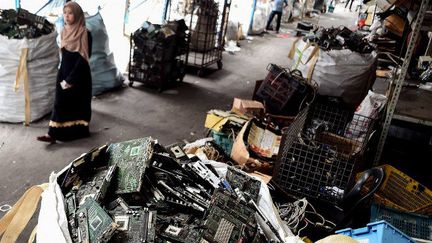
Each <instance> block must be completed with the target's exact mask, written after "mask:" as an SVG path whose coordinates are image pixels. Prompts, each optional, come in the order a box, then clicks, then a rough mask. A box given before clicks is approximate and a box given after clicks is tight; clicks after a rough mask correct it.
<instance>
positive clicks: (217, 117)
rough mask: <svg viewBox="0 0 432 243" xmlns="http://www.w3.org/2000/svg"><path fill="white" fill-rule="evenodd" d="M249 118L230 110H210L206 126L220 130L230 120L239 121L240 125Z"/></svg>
mask: <svg viewBox="0 0 432 243" xmlns="http://www.w3.org/2000/svg"><path fill="white" fill-rule="evenodd" d="M247 120H248V119H247V118H245V117H241V116H238V115H237V114H235V113H233V112H229V111H221V110H210V111H208V112H207V117H206V120H205V123H204V127H206V128H208V129H212V130H214V131H216V132H220V131H221V130H222V127H223V126H224V125H225V124H227V123H228V122H234V123H238V124H239V125H240V126H241V125H243V124H245V123H246V121H247Z"/></svg>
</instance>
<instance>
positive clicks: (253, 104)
mask: <svg viewBox="0 0 432 243" xmlns="http://www.w3.org/2000/svg"><path fill="white" fill-rule="evenodd" d="M231 111H233V112H235V113H236V114H239V115H245V116H247V117H254V116H260V115H262V114H264V105H263V104H262V103H261V102H259V101H255V100H243V99H239V98H234V102H233V105H232V108H231Z"/></svg>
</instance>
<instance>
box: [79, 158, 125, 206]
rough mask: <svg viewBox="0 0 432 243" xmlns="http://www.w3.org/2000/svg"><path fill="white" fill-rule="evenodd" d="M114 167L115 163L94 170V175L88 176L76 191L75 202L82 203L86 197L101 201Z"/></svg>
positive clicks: (113, 173)
mask: <svg viewBox="0 0 432 243" xmlns="http://www.w3.org/2000/svg"><path fill="white" fill-rule="evenodd" d="M116 168H117V166H116V165H112V166H110V167H108V168H106V167H105V168H100V169H98V170H96V171H95V174H94V176H92V177H91V178H88V180H87V181H86V182H84V183H83V184H82V185H81V186H80V187H79V189H78V191H77V192H76V195H75V196H76V200H77V202H78V203H79V204H83V203H84V201H85V199H86V198H87V197H93V198H94V200H95V201H96V202H98V203H101V202H102V201H103V199H104V198H105V195H106V193H107V191H108V187H109V186H110V185H111V181H112V179H113V177H114V175H115V172H116Z"/></svg>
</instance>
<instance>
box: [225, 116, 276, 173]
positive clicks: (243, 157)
mask: <svg viewBox="0 0 432 243" xmlns="http://www.w3.org/2000/svg"><path fill="white" fill-rule="evenodd" d="M251 122H252V121H249V122H247V123H246V124H245V125H244V126H243V128H242V129H241V131H240V132H239V134H238V135H237V137H236V139H235V141H234V144H233V147H232V150H231V158H232V159H233V160H234V161H235V162H236V163H237V164H238V165H240V167H241V168H242V169H243V170H245V171H247V172H254V171H259V172H262V173H265V174H268V175H271V174H272V170H273V163H270V162H269V161H267V160H262V159H260V158H254V157H253V155H252V154H251V153H249V150H248V147H247V145H246V143H245V141H252V140H254V142H253V143H255V144H256V146H257V147H256V149H257V148H258V149H260V151H254V152H255V153H257V152H265V153H262V154H261V156H262V155H265V154H267V155H268V156H272V155H273V154H275V153H276V154H277V153H278V150H279V144H280V139H281V137H280V136H277V135H275V134H269V133H266V134H264V132H261V133H260V132H258V133H260V134H261V136H257V135H258V134H257V131H258V130H256V131H255V134H254V135H251V134H250V132H251V131H250V130H251V126H252V125H253V124H251ZM249 136H251V137H249ZM250 145H251V144H250ZM251 149H252V148H251ZM257 154H258V153H257Z"/></svg>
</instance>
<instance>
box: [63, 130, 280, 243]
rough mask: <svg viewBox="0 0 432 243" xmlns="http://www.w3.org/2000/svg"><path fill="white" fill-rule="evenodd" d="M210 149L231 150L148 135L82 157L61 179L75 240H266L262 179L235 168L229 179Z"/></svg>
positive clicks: (219, 151)
mask: <svg viewBox="0 0 432 243" xmlns="http://www.w3.org/2000/svg"><path fill="white" fill-rule="evenodd" d="M209 150H216V151H218V154H223V151H222V150H220V148H218V147H217V145H215V144H214V143H213V142H211V141H210V140H208V139H207V140H205V139H204V140H202V141H201V140H198V141H196V142H194V143H190V144H174V145H170V146H167V147H164V146H162V145H160V144H159V143H158V142H157V141H156V140H154V139H152V138H151V137H146V138H140V139H135V140H130V141H125V142H120V143H115V144H110V145H109V146H107V145H104V146H101V147H98V148H95V149H92V150H91V151H89V152H88V153H87V154H83V155H82V156H80V157H78V158H77V159H75V160H74V161H73V162H72V163H71V165H70V166H69V167H66V168H65V169H64V170H63V171H62V172H61V173H60V175H59V177H58V179H57V181H58V183H59V185H60V186H61V189H62V192H63V194H64V195H65V201H66V215H67V218H68V225H69V232H71V237H72V240H73V242H108V241H109V242H167V241H168V242H258V241H260V240H261V241H262V242H266V241H267V240H266V239H265V238H264V236H262V235H261V234H259V233H258V226H257V221H256V218H255V215H256V213H257V215H259V217H262V218H261V219H262V220H264V222H269V221H268V220H267V219H266V218H265V216H264V215H263V214H262V212H260V209H259V208H258V206H257V203H258V199H259V197H260V195H259V191H260V186H261V182H260V181H259V180H256V179H254V178H253V177H250V176H249V175H247V174H246V173H245V172H243V171H241V170H238V169H236V168H234V167H232V166H228V169H227V170H225V172H224V173H226V176H225V177H222V176H221V174H220V171H219V168H216V167H214V166H213V165H212V163H211V161H210V160H207V159H204V158H207V157H206V156H204V154H205V153H207V154H209V155H210V154H211V153H209V152H207V151H209ZM199 151H201V152H202V154H200V152H199ZM218 159H219V161H223V160H224V158H223V157H219V158H218ZM228 159H229V158H228ZM224 162H226V163H228V161H224ZM216 163H218V162H216ZM269 226H271V224H270V225H269ZM271 228H272V227H271ZM272 230H274V228H272Z"/></svg>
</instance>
